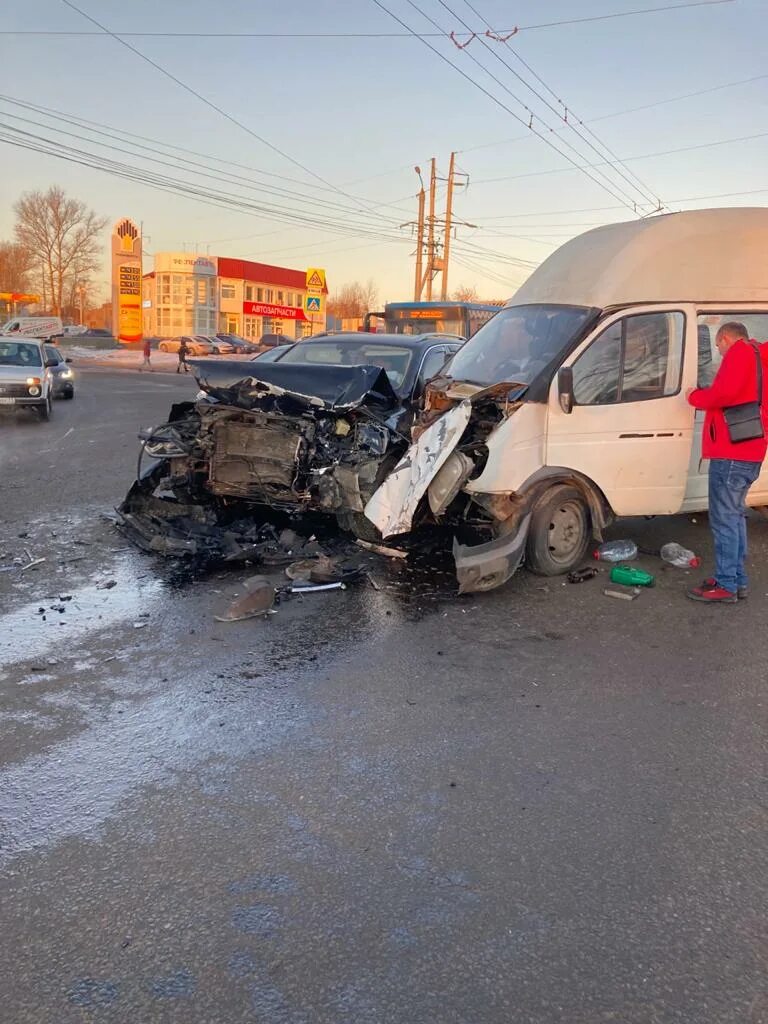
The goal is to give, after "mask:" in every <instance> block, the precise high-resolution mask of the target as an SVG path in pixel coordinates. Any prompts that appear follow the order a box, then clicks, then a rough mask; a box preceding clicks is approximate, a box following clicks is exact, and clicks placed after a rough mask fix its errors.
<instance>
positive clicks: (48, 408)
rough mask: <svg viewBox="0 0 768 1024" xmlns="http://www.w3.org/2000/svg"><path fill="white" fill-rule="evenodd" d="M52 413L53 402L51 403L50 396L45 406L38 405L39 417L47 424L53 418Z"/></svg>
mask: <svg viewBox="0 0 768 1024" xmlns="http://www.w3.org/2000/svg"><path fill="white" fill-rule="evenodd" d="M52 412H53V402H52V401H51V396H50V395H48V397H47V398H46V400H45V405H38V406H37V415H38V416H39V417H40V419H41V420H43V422H46V423H47V422H48V420H49V419H50V418H51V413H52Z"/></svg>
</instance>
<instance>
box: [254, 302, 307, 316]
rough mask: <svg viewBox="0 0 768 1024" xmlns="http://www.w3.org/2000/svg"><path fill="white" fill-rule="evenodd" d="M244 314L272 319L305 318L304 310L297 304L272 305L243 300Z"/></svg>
mask: <svg viewBox="0 0 768 1024" xmlns="http://www.w3.org/2000/svg"><path fill="white" fill-rule="evenodd" d="M243 313H245V315H246V316H268V317H271V318H272V319H273V320H306V319H307V318H306V316H305V315H304V310H303V309H301V308H300V307H298V306H273V305H271V304H270V303H268V302H244V303H243Z"/></svg>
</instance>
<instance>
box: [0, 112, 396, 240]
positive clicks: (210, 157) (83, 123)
mask: <svg viewBox="0 0 768 1024" xmlns="http://www.w3.org/2000/svg"><path fill="white" fill-rule="evenodd" d="M0 100H3V101H4V102H6V103H10V104H12V105H13V106H17V107H21V108H23V109H25V110H33V111H35V112H36V113H39V114H43V115H44V116H45V117H51V118H53V117H55V118H57V119H59V120H67V119H70V123H72V124H77V125H78V127H83V128H84V129H85V130H86V131H93V132H94V134H101V133H102V132H103V131H106V132H107V133H109V132H112V133H113V135H112V137H113V138H114V137H116V136H117V137H119V138H120V139H122V138H123V137H127V138H130V139H139V140H141V141H142V142H149V143H152V144H153V145H154V146H161V147H163V148H164V149H168V150H171V151H173V152H175V153H183V154H185V155H186V156H196V157H202V158H203V159H204V160H207V161H208V162H209V163H219V164H222V165H224V166H225V167H227V168H229V167H236V168H238V169H239V170H244V171H251V172H253V173H254V174H263V175H265V176H267V177H269V178H277V179H278V180H279V181H286V182H289V183H291V184H294V185H301V186H304V187H307V185H308V183H307V182H306V181H302V180H301V179H299V178H290V177H287V176H286V175H284V174H277V173H275V172H274V171H267V170H265V169H264V168H260V167H251V166H250V165H248V164H241V163H238V162H237V161H236V160H229V159H225V158H222V157H217V156H215V155H214V154H211V153H201V152H200V151H199V150H195V149H187V148H185V147H184V146H177V145H175V144H173V143H170V142H163V141H161V140H159V139H152V138H150V137H148V136H146V135H137V134H136V133H135V132H129V131H126V130H125V129H124V128H115V127H114V125H109V124H104V123H103V122H101V121H91V120H89V119H88V118H84V117H81V116H80V115H78V114H72V113H69V112H67V111H63V110H57V109H56V108H54V107H44V106H41V105H39V104H36V103H30V102H29V101H28V100H20V99H18V98H17V97H14V96H7V95H3V94H0ZM96 129H99V130H100V131H98V132H97V131H96ZM139 148H144V147H139ZM409 169H410V168H409ZM389 173H394V172H389ZM235 176H236V175H235ZM379 176H380V175H372V176H371V177H373V178H376V177H379ZM357 180H358V181H366V180H368V179H366V178H359V179H357ZM350 184H352V183H350ZM313 188H316V189H317V190H318V191H322V192H326V191H329V192H333V191H334V189H327V188H326V187H325V186H322V185H318V186H313ZM313 195H314V193H313ZM352 198H353V199H355V200H357V201H358V202H361V203H366V204H370V200H367V199H364V198H363V197H362V196H353V197H352ZM410 198H411V196H410V195H408V196H403V197H402V199H397V200H394V201H391V202H380V203H374V204H372V205H369V210H377V209H380V208H381V207H382V206H389V207H392V209H394V210H398V212H401V213H410V208H408V209H406V208H405V207H402V206H400V205H399V204H400V203H401V202H403V201H404V200H406V199H410ZM250 237H252V236H250Z"/></svg>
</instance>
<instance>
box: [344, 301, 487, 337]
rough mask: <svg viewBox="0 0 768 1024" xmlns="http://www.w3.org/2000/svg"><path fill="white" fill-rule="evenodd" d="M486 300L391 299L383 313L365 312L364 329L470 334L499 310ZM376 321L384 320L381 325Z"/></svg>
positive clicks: (402, 332) (467, 335) (398, 332)
mask: <svg viewBox="0 0 768 1024" xmlns="http://www.w3.org/2000/svg"><path fill="white" fill-rule="evenodd" d="M500 308H501V307H500V306H494V305H491V304H490V303H485V302H388V303H387V304H386V306H385V307H384V312H383V313H366V314H365V321H364V328H363V329H364V330H366V331H375V330H377V329H378V330H382V329H383V330H385V331H386V332H387V333H388V334H460V335H461V336H462V337H464V338H471V337H472V335H473V334H475V332H476V331H478V330H479V329H480V328H481V327H482V326H483V324H487V323H488V321H489V320H490V319H491V317H492V316H493V315H494V314H495V313H498V311H499V309H500ZM377 321H379V322H381V321H383V322H384V327H383V328H382V327H381V326H380V324H377Z"/></svg>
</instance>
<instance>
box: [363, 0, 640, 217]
mask: <svg viewBox="0 0 768 1024" xmlns="http://www.w3.org/2000/svg"><path fill="white" fill-rule="evenodd" d="M408 2H409V3H411V4H412V0H408ZM373 3H374V4H376V6H377V7H379V8H380V9H381V10H382V11H384V12H385V13H386V14H388V15H389V16H390V17H391V18H393V19H394V20H395V21H397V22H398V24H400V25H402V26H403V27H404V28H406V29H408V30H409V31H411V29H410V26H409V25H408V24H407V23H406V22H404V21H403V20H402V18H400V17H399V16H398V15H397V14H395V13H394V12H393V11H390V10H389V8H387V7H385V5H384V4H383V3H382V2H381V0H373ZM412 5H413V4H412ZM421 42H422V43H423V44H424V45H425V46H426V47H427V48H428V49H430V50H431V51H432V52H433V53H434V54H436V56H438V57H439V58H440V60H442V61H444V63H446V64H448V65H449V67H452V68H453V69H454V71H457V72H458V73H459V74H460V75H461V76H462V78H465V79H466V80H467V81H468V82H470V83H471V84H472V85H474V86H475V88H476V89H479V90H480V92H482V93H484V95H486V96H487V97H488V98H489V99H490V100H492V101H493V102H494V103H496V104H497V106H499V107H501V108H502V110H505V111H506V112H507V113H508V114H509V115H510V116H511V117H513V118H514V119H515V120H516V121H518V122H519V123H520V124H522V125H525V121H524V120H523V119H522V118H521V117H520V116H519V115H518V114H516V113H515V111H514V110H512V109H511V108H510V107H508V106H507V105H506V103H504V102H503V101H502V100H500V99H499V98H498V96H494V94H493V93H492V92H490V91H489V90H488V89H486V88H485V86H484V85H481V84H480V82H478V81H476V80H475V79H474V78H472V76H471V75H468V74H467V73H466V71H464V70H462V68H460V67H459V66H458V65H457V64H454V63H453V61H451V60H449V59H448V58H447V57H446V56H445V55H444V54H442V53H441V52H440V51H439V50H438V49H437V48H436V47H434V46H433V45H432V44H431V43H430V42H429V41H428V40H427V39H422V40H421ZM481 67H482V65H481ZM483 70H485V71H486V73H488V72H487V69H485V68H484V69H483ZM491 77H493V76H491ZM528 127H529V128H530V131H531V132H532V133H533V134H534V135H536V136H537V137H538V138H539V139H541V140H542V141H543V142H544V143H546V145H547V146H549V147H550V148H551V149H554V150H555V152H556V153H558V154H559V155H560V156H562V157H564V158H565V159H566V160H567V161H568V163H570V164H572V165H573V166H574V167H576V168H578V169H579V170H581V171H582V172H583V173H584V174H585V175H586V176H587V177H588V178H589V179H590V180H591V181H593V182H594V183H595V184H596V185H598V186H599V187H600V188H602V189H603V190H604V191H605V192H608V193H609V194H610V195H611V196H613V198H614V199H617V200H619V201H621V196H620V195H617V194H616V193H615V192H614V191H613V189H612V188H610V187H609V186H608V185H605V184H604V183H603V182H601V181H600V180H599V179H598V178H595V177H594V175H592V174H590V173H589V171H588V170H587V169H586V168H583V167H581V166H580V165H579V164H577V163H576V162H575V161H574V160H573V159H572V158H571V157H570V156H568V154H567V153H563V151H562V150H561V149H559V148H558V147H557V146H556V145H555V144H554V143H553V142H552V141H551V140H550V139H547V138H546V137H545V136H544V135H542V134H541V132H539V131H538V130H537V129H536V128H534V127H533V126H532V125H531V126H528ZM624 205H625V206H628V208H629V209H631V210H632V211H633V212H636V207H635V205H634V204H628V203H625V204H624Z"/></svg>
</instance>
